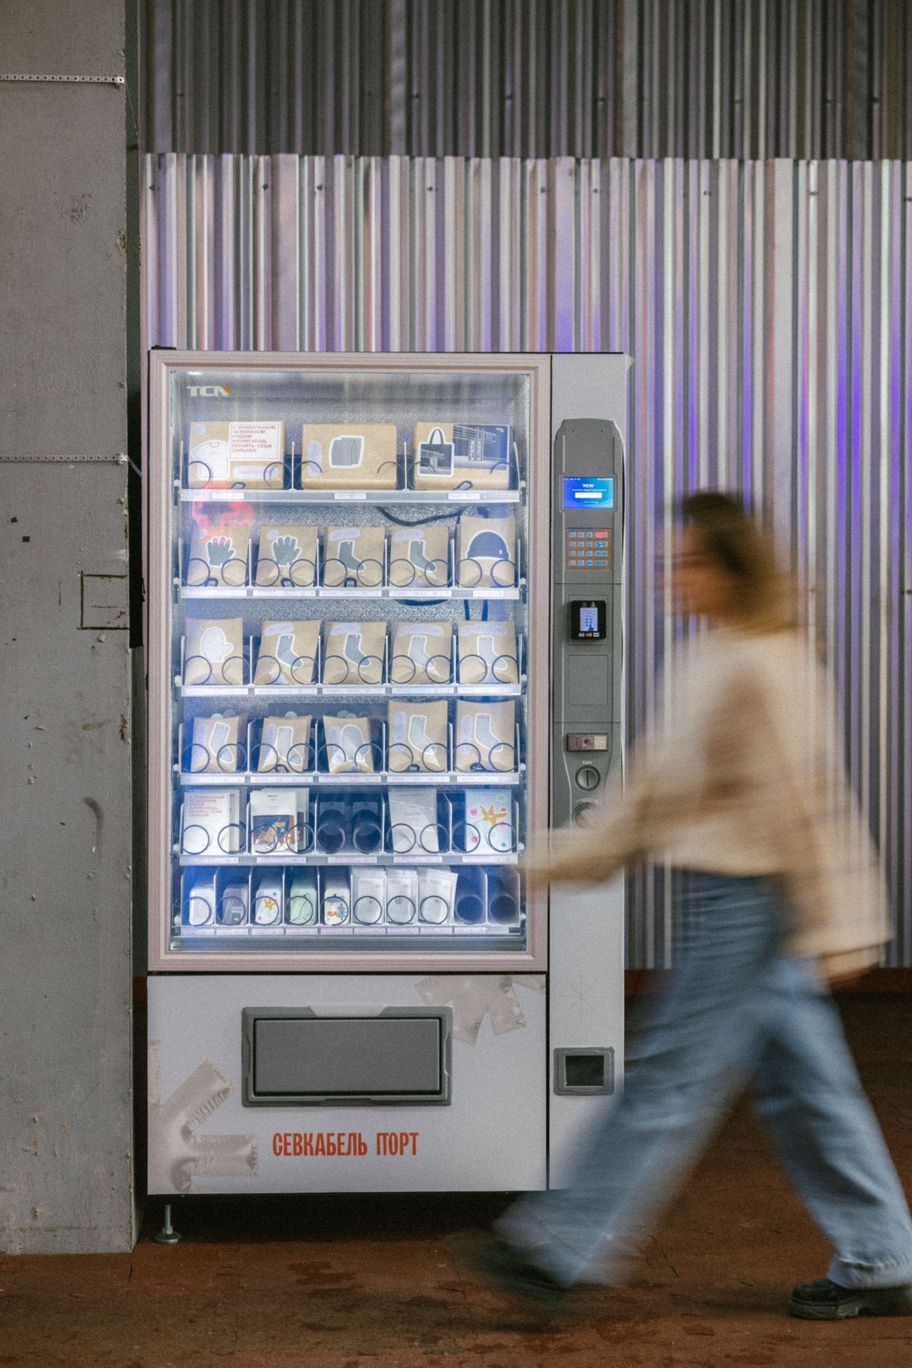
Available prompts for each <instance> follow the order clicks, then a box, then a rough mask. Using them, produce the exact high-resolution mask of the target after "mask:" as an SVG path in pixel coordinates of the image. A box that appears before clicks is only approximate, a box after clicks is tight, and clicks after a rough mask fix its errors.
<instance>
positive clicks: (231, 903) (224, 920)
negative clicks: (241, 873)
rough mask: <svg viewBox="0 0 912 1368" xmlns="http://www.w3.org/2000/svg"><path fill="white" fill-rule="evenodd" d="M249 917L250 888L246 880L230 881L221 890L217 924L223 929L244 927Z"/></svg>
mask: <svg viewBox="0 0 912 1368" xmlns="http://www.w3.org/2000/svg"><path fill="white" fill-rule="evenodd" d="M249 916H250V887H249V885H248V883H247V880H246V879H232V881H231V882H230V883H226V884H225V887H224V888H223V889H222V897H221V901H220V902H219V909H218V924H219V926H223V927H243V926H246V925H247V923H248V920H249Z"/></svg>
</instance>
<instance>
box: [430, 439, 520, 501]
mask: <svg viewBox="0 0 912 1368" xmlns="http://www.w3.org/2000/svg"><path fill="white" fill-rule="evenodd" d="M414 440H415V451H414V455H413V457H412V484H413V486H414V488H415V489H458V488H461V487H465V488H466V489H509V487H510V483H511V479H510V474H511V469H512V461H513V429H512V428H511V427H510V426H509V425H508V424H503V423H439V422H434V423H416V425H415V439H414Z"/></svg>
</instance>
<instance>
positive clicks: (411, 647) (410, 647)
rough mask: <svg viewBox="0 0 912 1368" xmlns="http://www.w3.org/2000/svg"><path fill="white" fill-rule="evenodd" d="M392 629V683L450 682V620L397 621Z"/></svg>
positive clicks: (451, 646) (451, 635)
mask: <svg viewBox="0 0 912 1368" xmlns="http://www.w3.org/2000/svg"><path fill="white" fill-rule="evenodd" d="M498 625H500V624H498ZM392 630H393V642H392V653H391V655H390V681H391V682H392V683H393V684H447V683H448V682H449V680H450V677H451V675H452V651H453V624H452V622H396V623H394V624H393V628H392Z"/></svg>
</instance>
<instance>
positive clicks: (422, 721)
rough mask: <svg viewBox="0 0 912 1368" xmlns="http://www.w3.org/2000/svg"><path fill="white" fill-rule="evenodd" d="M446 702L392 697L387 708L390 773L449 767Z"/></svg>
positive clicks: (436, 772) (439, 770) (435, 769)
mask: <svg viewBox="0 0 912 1368" xmlns="http://www.w3.org/2000/svg"><path fill="white" fill-rule="evenodd" d="M448 717H449V713H448V710H447V705H446V703H445V702H444V701H443V700H441V701H439V702H437V703H408V702H404V701H401V700H400V699H398V698H396V699H392V700H391V701H390V703H389V705H388V709H387V732H388V735H387V768H388V769H389V771H390V773H391V774H404V773H406V772H407V771H409V770H426V771H428V772H429V773H434V774H441V773H443V772H445V770H446V768H447V722H448Z"/></svg>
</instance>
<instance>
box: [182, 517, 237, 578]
mask: <svg viewBox="0 0 912 1368" xmlns="http://www.w3.org/2000/svg"><path fill="white" fill-rule="evenodd" d="M249 554H250V527H249V525H248V524H246V523H229V524H228V525H227V526H225V527H221V528H219V529H218V530H217V531H216V530H213V529H211V528H209V527H206V526H204V525H203V524H202V523H195V524H194V526H193V532H192V534H191V537H190V555H189V557H188V558H187V584H190V585H194V586H200V585H204V586H206V587H207V588H224V587H225V586H226V585H227V586H230V587H232V588H237V587H238V586H240V585H244V584H246V583H247V568H248V566H247V562H248V559H249Z"/></svg>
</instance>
